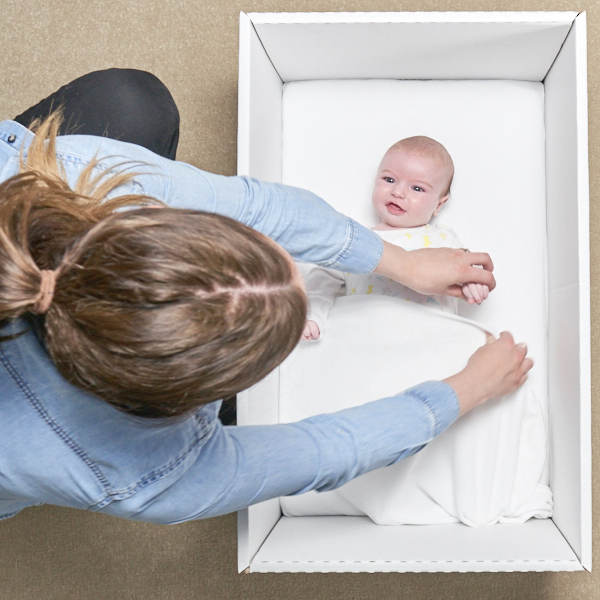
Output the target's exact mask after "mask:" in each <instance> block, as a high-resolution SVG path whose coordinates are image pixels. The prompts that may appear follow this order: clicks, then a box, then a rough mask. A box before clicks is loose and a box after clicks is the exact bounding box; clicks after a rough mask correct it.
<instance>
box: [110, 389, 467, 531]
mask: <svg viewBox="0 0 600 600" xmlns="http://www.w3.org/2000/svg"><path fill="white" fill-rule="evenodd" d="M458 413H459V405H458V400H457V397H456V395H455V393H454V391H453V389H452V387H450V386H449V385H447V384H445V383H443V382H439V381H431V382H426V383H422V384H420V385H417V386H415V387H413V388H410V389H409V390H407V391H405V392H404V393H401V394H398V395H396V396H392V397H389V398H382V399H380V400H375V401H373V402H369V403H367V404H363V405H360V406H355V407H352V408H347V409H344V410H340V411H337V412H334V413H330V414H321V415H316V416H313V417H309V418H307V419H303V420H301V421H297V422H294V423H287V424H277V425H249V426H238V427H234V426H227V427H223V426H222V425H221V423H220V422H217V423H216V425H215V429H214V431H213V433H212V435H211V437H210V439H208V440H207V441H206V443H205V444H204V446H203V447H202V449H201V451H200V453H199V455H198V457H197V459H196V461H195V462H194V463H193V464H192V466H191V467H190V468H189V469H188V470H187V471H185V473H184V474H183V476H182V477H180V478H179V479H178V480H176V481H175V482H174V483H173V485H172V486H171V487H170V488H168V489H166V490H162V491H161V492H160V494H158V495H157V496H156V497H152V498H150V497H148V492H146V493H145V494H143V496H142V497H138V495H137V494H136V495H133V496H132V497H131V498H128V499H125V500H119V501H114V502H113V503H111V504H109V505H108V506H106V507H104V508H103V509H102V510H101V512H106V513H109V514H113V515H116V516H121V517H126V518H130V519H135V520H142V521H150V522H155V523H179V522H182V521H188V520H192V519H203V518H208V517H215V516H218V515H223V514H226V513H230V512H233V511H237V510H240V509H242V508H245V507H247V506H250V505H252V504H256V503H258V502H262V501H263V500H267V499H269V498H276V497H279V496H289V495H296V494H302V493H304V492H308V491H310V490H317V491H327V490H333V489H335V488H337V487H339V486H341V485H343V484H344V483H346V482H347V481H349V480H350V479H353V478H354V477H357V476H358V475H360V474H362V473H365V472H367V471H370V470H372V469H376V468H379V467H383V466H386V465H390V464H393V463H395V462H398V461H399V460H401V459H402V458H405V457H406V456H409V455H410V454H414V453H415V452H416V451H418V450H420V449H421V448H422V447H424V446H425V445H426V444H427V443H428V442H430V441H431V440H432V439H433V438H435V437H436V436H438V435H439V434H440V433H441V432H442V431H444V430H445V429H446V428H447V427H448V426H449V425H451V424H452V423H453V422H454V421H455V420H456V418H457V416H458ZM148 491H149V490H148ZM142 498H143V499H142Z"/></svg>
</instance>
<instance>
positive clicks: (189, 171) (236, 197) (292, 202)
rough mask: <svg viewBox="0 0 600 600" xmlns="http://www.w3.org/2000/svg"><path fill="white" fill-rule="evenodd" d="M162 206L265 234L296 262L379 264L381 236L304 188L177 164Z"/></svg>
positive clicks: (360, 267) (359, 268)
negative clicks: (228, 219) (201, 212)
mask: <svg viewBox="0 0 600 600" xmlns="http://www.w3.org/2000/svg"><path fill="white" fill-rule="evenodd" d="M169 184H170V187H169V189H168V191H167V200H166V201H167V203H168V204H170V205H171V206H174V207H179V208H194V209H197V210H206V211H208V212H214V213H218V214H222V215H226V216H228V217H231V218H233V219H236V220H237V221H240V222H241V223H244V224H245V225H248V226H249V227H252V228H253V229H256V230H258V231H260V232H261V233H263V234H264V235H267V236H269V237H270V238H271V239H273V240H274V241H276V242H277V243H278V244H279V245H281V246H283V248H285V249H286V250H287V251H288V252H289V253H290V254H291V255H292V257H293V258H295V259H296V260H300V261H303V262H309V263H316V264H318V265H321V266H324V267H331V268H334V269H338V270H341V271H348V272H350V273H368V272H370V271H372V270H373V269H374V268H375V266H376V265H377V264H378V263H379V260H380V258H381V253H382V251H383V243H382V240H381V238H380V237H379V236H378V235H377V234H376V233H374V232H372V231H371V230H370V229H367V228H366V227H364V226H363V225H361V224H360V223H357V222H356V221H354V220H353V219H351V218H350V217H347V216H346V215H343V214H342V213H340V212H338V211H336V210H335V209H334V208H333V207H332V206H330V205H329V204H327V202H325V201H324V200H323V199H322V198H319V196H316V195H315V194H313V193H312V192H309V191H308V190H304V189H301V188H297V187H292V186H287V185H283V184H279V183H269V182H264V181H259V180H258V179H253V178H251V177H225V176H223V175H215V174H214V173H208V172H207V171H201V170H200V169H197V168H196V167H193V166H192V165H188V164H187V163H183V162H176V161H175V162H172V163H171V166H170V169H169Z"/></svg>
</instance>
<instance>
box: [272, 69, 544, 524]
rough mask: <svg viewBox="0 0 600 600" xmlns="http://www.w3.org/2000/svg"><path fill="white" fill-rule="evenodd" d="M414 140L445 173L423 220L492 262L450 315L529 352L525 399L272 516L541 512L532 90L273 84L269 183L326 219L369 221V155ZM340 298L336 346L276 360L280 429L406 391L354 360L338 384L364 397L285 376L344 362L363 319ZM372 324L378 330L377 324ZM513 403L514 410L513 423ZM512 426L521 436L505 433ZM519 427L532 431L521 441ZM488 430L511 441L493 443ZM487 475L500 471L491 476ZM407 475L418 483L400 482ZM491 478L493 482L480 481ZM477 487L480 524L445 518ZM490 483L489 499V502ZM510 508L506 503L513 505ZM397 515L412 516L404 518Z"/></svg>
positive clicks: (540, 293)
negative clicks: (444, 183)
mask: <svg viewBox="0 0 600 600" xmlns="http://www.w3.org/2000/svg"><path fill="white" fill-rule="evenodd" d="M419 134H420V135H429V136H431V137H434V138H435V139H438V140H439V141H440V142H442V143H443V144H444V145H445V146H446V148H447V149H448V151H449V152H450V154H451V155H452V157H453V160H454V164H455V176H454V181H453V185H452V190H451V198H450V200H449V202H448V203H447V204H446V205H445V207H444V209H443V210H442V212H441V213H440V215H439V216H438V217H437V221H436V222H438V223H443V224H445V225H448V226H449V227H451V228H452V229H453V230H454V231H456V233H457V234H458V236H459V237H460V239H461V240H462V241H463V243H464V244H465V246H466V247H468V248H471V249H472V250H485V251H487V252H489V253H490V255H491V256H492V259H493V261H494V265H495V270H494V274H495V276H496V280H497V284H498V285H497V288H496V290H494V291H493V292H492V294H491V295H490V296H489V298H488V299H487V300H486V301H485V302H484V303H483V305H481V306H469V305H467V304H465V303H461V309H460V310H461V314H462V315H463V316H464V317H467V318H469V319H472V320H474V321H477V322H478V323H480V324H481V325H482V326H483V327H484V328H486V329H488V330H490V331H493V332H494V333H498V332H499V331H502V330H505V329H506V330H509V331H511V333H513V335H514V336H515V339H516V340H517V341H525V342H527V344H528V347H529V354H530V356H532V357H533V358H534V360H535V367H534V369H533V370H532V371H531V374H530V377H529V381H528V384H527V386H528V393H530V394H532V395H533V396H528V397H529V398H530V400H529V401H528V402H525V401H523V400H522V401H519V400H518V399H516V398H515V399H513V400H514V401H513V402H512V404H511V403H510V402H506V403H505V404H504V405H503V404H502V403H495V404H494V406H493V407H486V406H483V407H479V408H478V409H475V411H472V413H470V414H469V415H467V416H466V417H464V418H463V419H461V420H459V421H457V422H456V423H455V424H453V425H452V426H451V427H450V428H449V429H448V430H447V431H446V432H444V433H443V434H442V435H441V436H439V437H438V438H437V440H434V442H432V443H430V444H429V445H428V446H427V447H426V448H425V449H424V450H422V451H421V452H420V453H418V454H417V455H415V456H413V457H410V458H408V459H406V460H405V461H401V462H400V463H398V464H397V465H393V466H390V467H385V468H384V469H378V470H377V471H374V472H372V473H370V474H366V475H364V476H362V477H359V478H357V479H355V480H353V481H351V482H349V483H348V484H346V485H345V486H342V487H341V488H338V489H337V490H332V491H330V492H324V493H317V492H309V493H307V494H303V495H300V496H293V497H292V496H290V497H286V498H281V507H282V511H283V514H285V515H287V516H294V515H298V516H299V515H319V514H340V515H348V514H350V515H356V514H368V515H369V516H371V518H373V520H375V522H381V523H411V522H413V523H420V524H425V523H429V524H434V523H446V522H449V521H457V520H462V521H463V522H468V524H471V525H477V524H484V522H489V516H490V514H491V513H492V512H493V510H495V511H496V512H497V513H498V514H497V516H498V519H499V520H501V521H502V520H505V521H509V520H512V521H519V520H526V519H527V518H529V517H531V516H540V517H542V516H550V514H551V510H550V507H551V494H550V490H549V488H548V485H547V484H548V472H547V460H546V454H547V444H546V443H545V441H544V440H545V438H544V437H543V432H545V431H546V430H547V429H546V428H547V392H546V389H547V385H546V379H547V369H546V364H547V361H546V331H547V330H546V312H547V311H546V219H545V153H544V88H543V85H542V84H541V83H539V82H523V81H508V80H497V81H479V80H478V81H391V80H352V81H350V80H340V81H306V82H293V83H289V84H286V85H285V86H284V92H283V173H282V181H283V182H284V183H287V184H290V185H298V186H301V187H305V188H308V189H310V190H312V191H314V192H315V193H317V194H319V195H321V196H322V197H323V198H325V199H326V200H327V201H328V202H329V203H330V204H331V205H333V206H334V207H335V208H337V209H338V210H339V211H341V212H343V213H345V214H347V215H349V216H351V217H353V218H355V219H356V220H358V221H359V222H361V223H363V224H364V225H366V226H369V227H370V226H372V225H373V224H374V216H373V214H372V212H371V205H370V193H371V187H372V183H373V178H374V176H375V171H376V168H377V165H378V163H379V160H380V158H381V156H382V154H383V152H384V151H385V150H386V149H387V147H388V146H389V145H391V144H392V143H393V142H394V141H396V140H398V139H401V138H403V137H407V136H411V135H419ZM350 300H351V298H343V299H341V300H338V302H337V303H336V305H334V307H333V309H332V313H331V327H332V329H331V330H330V331H331V332H332V334H334V333H335V331H338V337H337V346H336V338H332V339H331V340H328V344H327V347H325V345H322V346H321V347H319V349H318V350H317V349H316V348H317V346H318V344H319V343H318V342H317V343H316V344H312V345H311V344H307V343H301V344H300V345H299V346H298V347H297V348H296V349H295V350H294V352H293V353H292V354H291V355H290V356H289V357H288V358H287V359H286V361H285V362H284V363H283V365H282V368H281V386H280V388H281V389H280V398H279V420H280V422H289V421H294V420H298V419H301V418H304V417H308V416H311V415H314V414H319V413H324V412H333V411H336V410H340V409H342V408H345V407H347V406H352V405H355V404H359V403H362V402H368V401H371V400H374V399H376V398H377V397H381V396H383V395H392V394H396V393H398V392H399V391H401V390H402V389H404V387H406V385H404V386H403V385H402V384H401V383H402V382H401V381H400V379H401V378H399V381H398V386H399V387H396V384H395V380H394V379H389V380H388V381H387V383H386V384H385V385H387V386H388V387H387V388H382V389H375V388H374V387H373V386H370V385H369V383H368V382H369V377H370V373H369V369H372V368H373V367H372V366H369V364H368V361H367V360H365V363H364V364H365V366H364V370H363V372H360V366H359V365H360V362H359V363H357V365H358V366H355V368H353V369H352V372H353V374H352V376H353V377H356V378H357V379H356V382H355V384H354V385H353V386H351V388H352V389H354V390H356V392H357V393H363V394H366V395H368V397H360V396H356V395H352V394H350V393H338V394H335V393H331V392H332V388H331V385H332V380H331V378H329V379H320V377H325V378H326V377H327V375H326V374H323V375H315V377H304V378H303V379H302V383H301V384H300V383H299V382H300V379H298V377H297V376H298V375H300V374H301V373H302V371H303V372H304V373H305V374H306V373H307V369H310V365H311V360H312V361H314V362H313V364H314V365H315V372H317V371H318V369H317V368H316V367H317V364H318V363H319V362H321V363H322V362H323V361H327V360H331V361H333V360H338V361H339V359H340V358H342V356H341V354H340V353H341V352H345V351H348V348H349V346H348V344H347V340H344V339H343V334H342V332H343V329H344V327H345V325H344V324H347V323H348V319H352V314H353V313H352V311H353V310H354V311H355V314H356V319H360V318H361V316H362V315H365V314H372V313H371V309H370V308H369V307H370V305H369V304H360V307H361V308H359V305H356V306H355V305H354V304H352V302H355V301H354V299H352V302H350ZM364 300H365V299H362V301H364ZM382 300H383V301H384V302H385V301H387V300H388V299H382V298H380V299H378V300H377V302H380V301H382ZM390 301H391V302H392V303H393V300H391V299H390ZM359 302H361V301H360V300H359ZM338 305H339V306H338ZM385 307H387V308H385ZM383 308H385V310H387V311H388V314H389V315H390V317H391V316H392V315H393V314H394V310H395V307H394V306H393V305H388V304H385V306H384V307H383ZM383 308H382V309H383ZM336 310H337V312H336ZM349 311H350V312H349ZM384 314H385V313H384ZM373 318H374V319H376V320H377V319H381V313H379V316H377V317H373ZM336 323H337V325H336ZM463 326H464V327H469V326H467V325H466V324H463ZM336 327H338V329H336ZM385 330H386V327H385V326H384V321H381V322H380V324H379V327H378V326H377V325H375V327H374V329H373V330H370V332H371V333H372V335H374V336H375V339H377V336H378V335H379V336H380V338H381V340H380V341H381V342H382V343H385V344H388V347H389V343H393V342H391V341H390V340H387V339H386V335H388V334H387V333H386V331H385ZM378 331H379V332H380V333H378ZM467 337H468V336H467ZM311 346H312V349H311ZM398 350H399V351H400V350H401V346H398ZM364 351H365V353H368V354H369V356H370V357H371V358H372V357H373V345H372V344H365V345H364ZM311 352H312V354H311ZM327 352H329V355H327ZM353 352H357V353H359V354H360V352H361V345H360V344H358V346H353ZM440 360H441V359H440ZM427 378H430V379H431V378H436V375H435V373H432V375H431V376H428V375H427V374H426V373H424V377H423V379H427ZM415 383H416V382H415ZM371 393H375V394H378V395H374V396H373V395H370V394H371ZM522 396H523V395H521V397H522ZM532 397H534V398H535V401H534V400H531V398H532ZM519 402H520V404H518V403H519ZM516 406H521V409H522V410H521V412H520V413H519V411H517V410H516V409H515V407H516ZM534 406H538V407H539V410H538V412H537V413H535V410H528V408H527V407H529V409H531V408H532V407H534ZM536 410H537V409H536ZM477 411H479V413H477ZM534 413H535V414H534ZM480 415H481V416H480ZM536 415H537V416H536ZM536 419H537V429H536ZM494 422H497V423H498V425H499V427H498V429H497V430H498V431H499V434H498V435H497V436H495V437H490V436H489V435H488V434H489V431H491V430H490V427H492V429H493V424H494ZM515 427H520V428H521V429H520V430H519V431H515V429H514V428H515ZM532 427H533V428H534V429H536V431H537V434H535V435H533V434H531V431H532V429H531V428H532ZM502 428H504V430H505V431H506V432H508V431H510V432H511V433H510V434H509V433H506V434H505V435H503V434H502V431H503V429H502ZM527 432H529V433H527ZM459 433H460V435H458V434H459ZM511 436H512V438H511ZM451 439H452V440H453V441H452V442H451V441H450V440H451ZM461 439H469V440H471V442H470V446H469V448H468V452H475V453H476V454H477V456H478V457H479V459H478V460H479V466H478V469H477V472H478V473H480V474H481V475H480V476H479V479H478V480H476V479H474V475H473V470H472V469H471V470H470V471H468V470H465V472H464V473H461V469H467V466H466V465H463V464H461V462H460V460H458V459H459V458H460V457H461V456H464V453H465V452H467V447H466V446H465V444H464V442H461V441H460V440H461ZM511 439H512V442H511V443H514V441H515V440H517V442H518V441H519V440H521V442H519V443H517V445H516V446H514V445H513V446H512V448H513V449H515V448H518V449H515V450H514V452H513V456H512V459H511V460H504V461H503V460H502V452H505V451H506V448H507V446H506V444H507V443H508V442H510V440H511ZM528 439H529V440H532V442H531V443H529V442H528ZM457 440H458V441H457ZM450 443H452V444H453V446H452V447H453V448H455V450H456V449H457V448H459V447H460V448H461V449H460V451H458V450H456V451H455V452H454V454H452V456H449V453H452V451H451V450H450V446H448V444H450ZM461 444H462V445H461ZM461 453H462V454H461ZM444 456H445V457H446V458H444ZM444 460H445V461H446V462H445V463H444ZM515 461H516V462H515ZM523 461H528V463H529V464H534V463H535V464H537V465H541V467H540V469H541V473H540V474H539V476H538V475H536V471H535V469H529V470H527V469H525V470H523V469H520V471H519V474H517V473H516V471H517V470H518V469H517V468H516V466H515V465H518V464H519V463H520V462H523ZM486 463H487V464H488V466H489V468H486ZM498 464H500V465H501V466H502V465H505V468H504V471H503V470H502V468H499V467H498ZM417 465H418V469H417ZM415 469H417V470H418V473H419V478H418V480H417V478H415V477H412V479H411V477H409V476H408V474H409V473H413V474H414V472H416V471H415ZM436 469H437V471H436ZM449 469H450V470H451V473H450V474H449V476H448V477H447V478H446V479H443V478H442V479H440V478H439V477H438V476H437V475H436V481H437V482H438V485H437V490H436V491H434V493H433V495H431V493H427V490H426V489H425V488H426V485H425V484H424V483H423V482H425V481H427V479H428V478H429V480H430V481H431V480H432V477H433V476H434V474H436V473H441V472H444V470H446V471H448V470H449ZM465 473H471V475H469V476H465ZM484 473H487V475H486V477H487V480H485V478H484V477H483V475H482V474H484ZM491 474H494V480H493V481H491V482H490V477H491ZM450 475H451V476H450ZM469 477H470V479H469ZM509 479H510V481H511V482H512V483H511V485H512V486H513V489H512V493H511V494H507V493H506V489H504V491H502V489H501V487H502V482H507V481H508V480H509ZM534 479H535V481H534ZM441 481H444V482H445V483H443V485H444V486H445V488H442V487H440V486H441V485H442V484H441V483H440V482H441ZM484 483H485V485H486V486H487V490H488V491H487V492H486V495H485V498H486V502H487V503H488V506H487V507H479V509H478V511H477V514H478V515H482V516H481V521H478V518H479V517H477V515H476V516H475V517H474V518H473V519H471V520H469V519H464V518H462V516H461V514H459V511H457V510H456V506H458V504H459V503H458V502H457V503H454V505H453V504H452V502H450V501H449V500H448V499H450V498H460V494H467V493H468V492H469V490H468V488H469V485H471V491H472V489H473V488H472V486H473V485H474V484H477V485H479V488H480V489H483V487H482V486H483V485H484ZM490 486H491V489H493V490H496V491H495V492H493V493H490V492H489V489H490ZM515 486H516V487H515ZM526 490H529V492H526ZM431 491H432V489H431V488H430V489H429V492H431ZM457 494H458V496H457ZM527 494H529V495H527ZM501 496H502V498H503V500H502V501H500V500H501ZM510 497H512V498H513V502H512V505H511V506H510V507H509V505H508V504H506V503H509V501H510ZM517 497H518V498H520V500H519V503H517V504H518V506H517V504H515V503H514V499H515V498H517ZM502 502H505V505H502ZM411 506H412V507H413V510H412V512H411V510H408V509H407V507H411ZM503 506H504V508H503ZM494 507H495V508H494ZM480 509H481V510H480ZM492 509H493V510H492ZM486 519H487V521H486Z"/></svg>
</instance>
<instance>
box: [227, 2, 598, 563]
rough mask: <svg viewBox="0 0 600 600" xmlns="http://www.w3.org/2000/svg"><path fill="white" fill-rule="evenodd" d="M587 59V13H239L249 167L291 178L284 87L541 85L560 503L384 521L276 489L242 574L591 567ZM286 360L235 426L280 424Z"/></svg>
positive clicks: (244, 540)
mask: <svg viewBox="0 0 600 600" xmlns="http://www.w3.org/2000/svg"><path fill="white" fill-rule="evenodd" d="M381 56H387V57H390V56H391V57H394V58H393V59H390V60H386V61H382V60H380V59H378V58H377V57H381ZM586 60H587V55H586V15H585V13H577V12H421V13H408V12H406V13H250V14H245V13H241V14H240V53H239V107H238V109H239V115H238V118H239V125H238V173H239V174H240V175H251V176H253V177H258V178H260V179H263V180H267V181H281V176H282V128H283V127H284V125H285V124H284V123H283V122H282V88H283V85H284V84H285V83H288V82H292V81H300V80H318V79H410V80H418V79H513V80H527V81H541V82H543V84H544V95H545V124H546V125H545V127H546V190H547V191H546V196H547V206H546V209H547V233H548V265H547V273H548V290H547V293H548V365H547V366H548V372H549V377H548V389H549V412H550V432H549V433H550V442H549V443H550V454H549V455H550V486H551V489H552V492H553V496H554V509H553V517H552V518H551V519H543V520H538V519H530V520H529V521H526V522H525V523H523V524H519V525H515V524H502V525H500V524H498V525H494V526H490V527H484V528H470V527H466V526H464V525H461V524H447V525H430V526H410V525H398V526H379V525H375V524H374V523H372V522H371V521H370V519H368V517H359V516H320V517H285V516H282V513H281V509H280V504H279V500H278V499H277V498H274V499H272V500H268V501H265V502H262V503H260V504H256V505H254V506H251V507H250V508H248V509H245V510H242V511H239V513H238V568H239V571H243V570H246V571H247V572H291V571H294V572H312V571H315V572H319V571H320V572H322V571H339V572H342V571H354V572H360V571H368V572H378V571H396V572H406V571H413V572H414V571H447V572H451V571H463V572H465V571H577V570H583V569H586V570H589V571H591V561H592V553H591V549H592V538H591V535H592V523H591V506H592V505H591V403H590V400H591V395H590V309H589V300H590V282H589V216H588V213H589V210H588V207H589V189H588V150H587V67H586ZM565 199H567V201H565ZM559 232H560V233H561V234H562V235H559ZM565 232H566V233H567V235H564V233H565ZM278 371H279V369H275V370H274V371H273V372H272V373H270V374H269V376H267V377H266V378H265V379H263V380H262V381H261V382H259V383H258V384H256V385H255V386H253V387H252V388H250V389H248V390H245V391H244V392H242V393H240V394H238V400H237V402H238V409H237V410H238V413H237V415H238V417H237V418H238V424H239V425H254V424H268V423H276V422H277V415H278V410H277V408H278V407H277V404H278V391H279V379H278V377H279V373H278ZM368 400H370V399H365V402H366V401H368Z"/></svg>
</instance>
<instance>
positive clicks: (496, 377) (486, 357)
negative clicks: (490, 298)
mask: <svg viewBox="0 0 600 600" xmlns="http://www.w3.org/2000/svg"><path fill="white" fill-rule="evenodd" d="M526 355H527V346H526V345H525V344H515V341H514V340H513V337H512V335H511V334H510V333H509V332H508V331H503V332H502V333H501V334H500V336H499V337H498V339H496V338H494V337H493V336H491V335H490V336H488V341H487V342H486V343H485V344H484V345H483V346H481V348H479V349H477V350H476V351H475V352H474V353H473V354H472V356H471V358H470V359H469V362H468V363H467V366H466V367H465V368H464V369H463V370H462V371H460V372H459V373H457V374H456V375H453V376H452V377H448V378H447V379H444V380H443V381H445V382H446V383H447V384H448V385H450V386H451V387H452V388H453V389H454V391H455V393H456V395H457V397H458V402H459V406H460V411H459V417H461V416H462V415H464V414H465V413H467V412H469V411H470V410H471V409H473V408H475V407H476V406H478V405H480V404H483V403H484V402H486V401H487V400H489V399H491V398H498V397H499V396H504V395H505V394H510V393H511V392H514V391H515V390H516V389H517V388H519V387H520V386H521V385H523V383H525V380H526V379H527V372H528V371H529V370H530V369H531V367H533V360H531V359H530V358H526Z"/></svg>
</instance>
